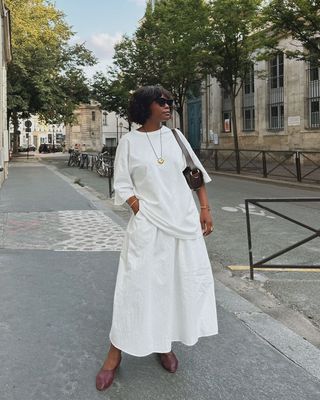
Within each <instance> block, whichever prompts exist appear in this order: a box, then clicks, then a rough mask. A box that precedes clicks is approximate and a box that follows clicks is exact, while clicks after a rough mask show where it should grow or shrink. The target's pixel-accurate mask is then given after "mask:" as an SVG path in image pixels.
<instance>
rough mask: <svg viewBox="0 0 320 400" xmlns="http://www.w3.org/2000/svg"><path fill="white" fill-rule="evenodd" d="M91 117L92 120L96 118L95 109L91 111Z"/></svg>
mask: <svg viewBox="0 0 320 400" xmlns="http://www.w3.org/2000/svg"><path fill="white" fill-rule="evenodd" d="M91 119H92V121H95V120H96V112H95V111H92V112H91Z"/></svg>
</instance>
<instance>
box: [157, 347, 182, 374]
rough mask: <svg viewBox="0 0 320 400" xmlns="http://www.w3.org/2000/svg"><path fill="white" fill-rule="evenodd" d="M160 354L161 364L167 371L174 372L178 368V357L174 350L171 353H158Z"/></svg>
mask: <svg viewBox="0 0 320 400" xmlns="http://www.w3.org/2000/svg"><path fill="white" fill-rule="evenodd" d="M158 354H159V355H160V361H161V365H162V366H163V368H164V369H166V370H167V371H169V372H171V373H174V372H176V370H177V368H178V359H177V357H176V355H175V354H174V352H173V351H171V352H170V353H158Z"/></svg>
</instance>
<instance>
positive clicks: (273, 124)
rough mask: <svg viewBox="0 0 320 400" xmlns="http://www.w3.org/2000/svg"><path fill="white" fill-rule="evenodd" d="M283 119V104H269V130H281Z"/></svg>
mask: <svg viewBox="0 0 320 400" xmlns="http://www.w3.org/2000/svg"><path fill="white" fill-rule="evenodd" d="M283 117H284V107H283V104H282V103H280V104H271V105H270V115H269V120H270V129H281V128H283Z"/></svg>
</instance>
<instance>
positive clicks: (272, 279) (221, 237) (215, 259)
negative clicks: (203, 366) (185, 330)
mask: <svg viewBox="0 0 320 400" xmlns="http://www.w3.org/2000/svg"><path fill="white" fill-rule="evenodd" d="M66 160H67V156H65V157H64V158H63V157H55V158H50V157H47V158H44V159H42V161H43V162H45V163H46V165H51V166H54V167H55V168H57V169H58V170H59V171H60V172H61V173H63V174H64V175H66V176H69V177H76V178H77V179H80V181H81V183H82V184H83V185H85V186H86V187H88V188H91V189H93V190H94V191H95V193H96V194H97V195H98V196H99V197H100V198H101V199H107V198H108V196H109V192H108V182H107V179H106V178H101V177H99V176H98V175H97V174H96V173H95V172H94V171H88V170H80V169H79V168H70V167H67V165H66ZM212 177H213V181H212V182H210V183H209V184H208V185H207V191H208V194H209V198H210V203H211V205H212V208H213V218H214V224H215V230H214V232H213V234H211V235H210V236H208V237H207V238H206V242H207V248H208V252H209V255H210V258H211V261H212V264H213V266H214V267H216V268H218V267H221V268H227V267H228V266H230V265H247V266H248V265H249V255H248V240H247V227H246V217H245V211H244V200H245V199H253V198H259V199H261V198H300V197H303V198H308V197H316V198H320V188H319V190H314V189H310V190H307V189H300V188H297V187H291V186H289V185H281V184H274V183H268V182H267V181H266V182H265V183H261V182H256V181H252V180H244V179H239V178H237V177H229V176H223V175H212ZM108 204H109V207H110V208H112V209H113V211H114V212H116V213H118V214H119V215H121V218H123V219H125V220H128V219H129V216H130V213H131V211H130V210H128V209H127V208H122V207H115V206H113V204H112V200H109V201H108ZM267 205H268V206H270V207H271V208H272V209H274V210H276V211H278V212H282V213H284V214H285V215H287V216H289V217H291V218H293V219H296V220H298V221H300V222H302V223H303V224H306V225H308V226H310V227H313V228H315V229H319V227H320V212H319V211H320V201H319V202H310V203H307V202H306V203H294V202H288V203H273V204H267ZM250 221H251V230H252V248H253V259H254V261H258V260H261V259H263V258H265V257H268V256H270V255H272V254H274V253H276V252H277V251H280V250H282V249H284V248H286V247H288V246H290V245H292V244H294V243H296V242H298V241H300V240H302V239H304V238H306V237H307V236H309V235H311V234H312V233H313V232H312V231H310V230H309V229H306V228H303V227H301V226H299V225H296V224H294V223H292V222H289V221H287V220H285V219H283V218H281V217H280V216H277V215H274V214H272V213H271V212H268V211H264V210H262V209H260V208H258V207H252V209H251V212H250ZM271 262H272V263H274V264H286V265H320V238H316V239H314V240H313V241H311V242H308V243H305V244H304V245H302V246H300V247H298V248H296V249H294V250H291V251H290V252H288V253H286V254H284V255H282V256H280V257H278V258H276V259H274V260H272V261H271ZM234 274H235V275H238V276H240V277H244V278H248V272H234ZM255 275H256V276H257V277H258V276H259V277H260V279H261V280H262V281H263V282H262V287H263V288H264V289H265V290H267V292H268V293H270V294H271V295H272V296H275V298H276V299H277V300H279V301H280V302H281V303H282V304H284V305H286V306H287V307H289V308H290V309H292V310H296V311H299V312H301V313H303V315H305V316H306V317H307V318H308V319H309V320H310V321H311V322H312V323H313V325H314V326H315V327H317V328H320V314H319V312H318V310H319V308H320V292H319V284H320V270H319V272H315V273H313V272H302V273H301V272H275V271H272V272H266V271H263V272H260V271H259V274H257V273H255ZM319 342H320V340H319Z"/></svg>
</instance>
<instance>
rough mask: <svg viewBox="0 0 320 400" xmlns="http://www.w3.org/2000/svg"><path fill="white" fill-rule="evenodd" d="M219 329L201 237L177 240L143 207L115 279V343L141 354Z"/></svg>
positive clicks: (133, 218) (131, 228)
mask: <svg viewBox="0 0 320 400" xmlns="http://www.w3.org/2000/svg"><path fill="white" fill-rule="evenodd" d="M217 333H218V321H217V311H216V300H215V292H214V279H213V275H212V270H211V264H210V260H209V257H208V252H207V248H206V244H205V241H204V238H203V237H199V238H197V239H177V238H175V237H174V236H170V235H168V234H167V233H165V232H164V231H162V230H160V229H159V228H158V227H157V226H155V225H154V224H152V223H151V222H150V221H149V220H148V219H147V218H146V217H145V216H144V215H143V214H142V213H141V212H140V211H138V213H137V214H136V215H134V214H133V215H132V216H131V218H130V220H129V223H128V226H127V229H126V232H125V237H124V242H123V246H122V250H121V252H120V259H119V265H118V273H117V279H116V286H115V293H114V301H113V316H112V325H111V330H110V334H109V339H110V341H111V343H112V344H113V345H114V346H116V347H117V348H119V349H120V350H123V351H124V352H125V353H128V354H131V355H134V356H138V357H142V356H146V355H148V354H151V353H167V352H169V351H171V342H173V341H180V342H182V343H184V344H185V345H188V346H192V345H194V344H195V343H196V342H197V341H198V338H199V337H202V336H211V335H215V334H217Z"/></svg>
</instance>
